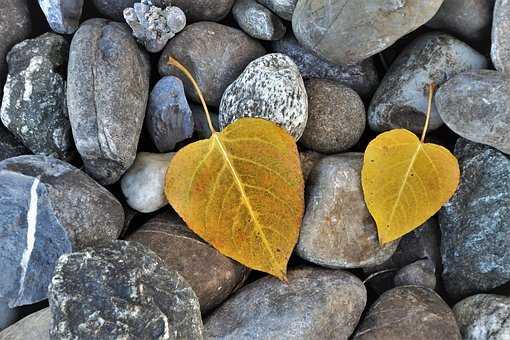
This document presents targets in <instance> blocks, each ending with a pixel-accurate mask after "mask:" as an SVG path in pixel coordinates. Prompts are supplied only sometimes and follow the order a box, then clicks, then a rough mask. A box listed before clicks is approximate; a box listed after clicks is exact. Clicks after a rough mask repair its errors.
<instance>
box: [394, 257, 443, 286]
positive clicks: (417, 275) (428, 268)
mask: <svg viewBox="0 0 510 340" xmlns="http://www.w3.org/2000/svg"><path fill="white" fill-rule="evenodd" d="M434 266H435V265H434V262H432V261H431V260H429V259H424V260H418V261H416V262H413V263H411V264H408V265H407V266H405V267H403V268H401V269H400V270H399V271H398V272H397V274H396V275H395V277H394V278H393V282H394V283H395V286H409V285H411V286H420V287H425V288H430V289H435V288H436V272H435V267H434Z"/></svg>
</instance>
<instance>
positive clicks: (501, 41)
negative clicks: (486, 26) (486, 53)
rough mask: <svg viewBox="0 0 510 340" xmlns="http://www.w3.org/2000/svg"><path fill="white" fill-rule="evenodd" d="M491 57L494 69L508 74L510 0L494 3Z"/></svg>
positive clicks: (509, 70) (509, 57)
mask: <svg viewBox="0 0 510 340" xmlns="http://www.w3.org/2000/svg"><path fill="white" fill-rule="evenodd" d="M491 58H492V63H493V64H494V67H496V70H498V71H500V72H503V73H505V74H510V0H496V4H495V5H494V17H493V19H492V47H491Z"/></svg>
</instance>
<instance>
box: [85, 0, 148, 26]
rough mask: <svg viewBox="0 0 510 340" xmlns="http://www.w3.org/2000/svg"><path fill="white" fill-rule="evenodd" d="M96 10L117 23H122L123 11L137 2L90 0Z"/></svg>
mask: <svg viewBox="0 0 510 340" xmlns="http://www.w3.org/2000/svg"><path fill="white" fill-rule="evenodd" d="M90 1H91V2H92V3H93V4H94V6H95V7H96V9H97V10H98V11H99V13H101V14H102V15H104V16H106V17H108V18H110V19H114V20H116V21H119V22H124V16H123V13H122V12H123V11H124V9H126V8H128V7H133V4H134V3H135V2H139V0H90Z"/></svg>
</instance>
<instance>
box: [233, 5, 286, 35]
mask: <svg viewBox="0 0 510 340" xmlns="http://www.w3.org/2000/svg"><path fill="white" fill-rule="evenodd" d="M232 14H233V15H234V19H235V21H236V22H237V24H238V25H239V27H241V29H242V30H243V31H245V32H246V33H247V34H248V35H249V36H251V37H253V38H255V39H260V40H269V41H271V40H278V39H281V38H282V37H283V36H284V35H285V32H286V30H287V28H286V27H285V25H284V24H283V22H282V21H281V19H280V18H279V17H277V16H276V15H275V14H273V12H271V11H270V10H269V9H267V8H266V7H264V6H262V5H261V4H259V3H258V2H257V1H255V0H237V1H236V3H235V4H234V7H233V8H232Z"/></svg>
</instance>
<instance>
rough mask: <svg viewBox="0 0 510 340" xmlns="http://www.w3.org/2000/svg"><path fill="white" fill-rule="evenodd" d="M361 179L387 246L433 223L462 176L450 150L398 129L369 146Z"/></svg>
mask: <svg viewBox="0 0 510 340" xmlns="http://www.w3.org/2000/svg"><path fill="white" fill-rule="evenodd" d="M361 177H362V185H363V192H364V196H365V202H366V204H367V207H368V210H369V211H370V213H371V214H372V216H373V217H374V219H375V221H376V224H377V231H378V234H379V241H380V243H381V244H385V243H388V242H391V241H393V240H396V239H398V238H400V237H402V236H403V235H405V234H407V233H408V232H410V231H412V230H413V229H415V228H416V227H418V226H419V225H421V224H423V223H424V222H425V221H426V220H427V219H429V218H430V217H432V216H433V215H434V214H435V213H436V212H437V211H438V210H439V209H440V208H441V207H442V206H443V204H444V203H446V202H447V201H448V200H449V199H450V197H451V196H452V195H453V194H454V192H455V190H456V189H457V186H458V184H459V177H460V171H459V165H458V162H457V159H456V158H455V156H453V155H452V154H451V153H450V151H448V150H447V149H446V148H444V147H442V146H439V145H436V144H430V143H423V142H421V141H420V140H419V139H418V137H417V136H416V135H415V134H413V133H412V132H410V131H408V130H404V129H397V130H392V131H388V132H385V133H382V134H380V135H379V136H377V138H376V139H374V140H373V141H372V142H370V144H369V145H368V147H367V149H366V151H365V156H364V163H363V169H362V174H361Z"/></svg>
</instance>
